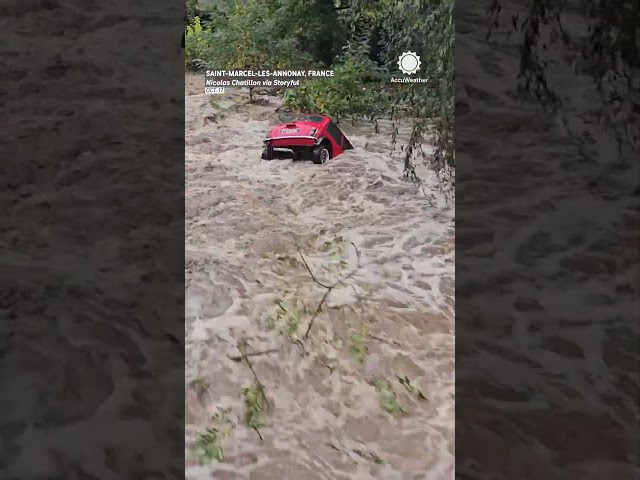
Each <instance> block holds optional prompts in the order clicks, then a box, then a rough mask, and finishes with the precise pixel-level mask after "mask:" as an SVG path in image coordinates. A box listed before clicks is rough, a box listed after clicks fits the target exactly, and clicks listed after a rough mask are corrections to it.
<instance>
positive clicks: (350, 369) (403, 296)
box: [185, 77, 455, 480]
mask: <svg viewBox="0 0 640 480" xmlns="http://www.w3.org/2000/svg"><path fill="white" fill-rule="evenodd" d="M202 83H203V81H202V78H201V77H187V83H186V90H185V96H186V98H185V102H186V114H185V115H186V119H185V120H186V151H185V169H186V213H185V217H186V220H185V221H186V225H185V228H186V238H185V249H186V265H185V277H186V289H187V290H186V326H185V334H186V359H185V368H186V385H185V395H186V406H187V407H186V408H187V411H186V432H185V434H186V444H187V450H186V452H185V454H186V459H187V470H186V478H189V479H205V478H206V479H211V478H214V479H238V480H270V479H284V480H347V479H349V480H351V479H358V480H359V479H362V480H366V479H385V480H395V479H397V480H401V479H420V480H424V479H429V480H438V479H452V478H453V465H454V456H453V455H454V403H455V399H454V261H455V252H454V207H453V202H451V201H446V199H445V198H444V197H443V196H442V194H440V193H438V190H437V188H436V187H435V179H434V178H433V176H432V174H430V173H429V172H427V171H426V170H425V171H421V172H420V175H421V176H422V177H423V178H424V179H425V181H424V183H423V186H422V188H416V187H415V186H414V185H411V184H409V183H406V182H404V181H403V180H402V161H401V160H400V159H398V158H392V157H391V156H390V155H389V148H388V143H389V139H388V136H387V135H385V129H386V128H388V125H384V124H383V125H382V129H383V132H382V134H381V135H374V134H373V132H372V129H371V127H370V126H368V125H357V126H352V125H349V124H345V125H342V127H343V129H344V131H345V133H346V134H347V136H348V138H349V139H350V141H351V143H352V144H353V145H354V147H355V148H354V150H352V151H348V152H346V153H345V154H343V155H341V156H340V157H338V158H337V159H334V160H330V161H329V162H327V164H325V165H314V164H313V163H312V162H293V161H291V160H278V161H271V162H266V161H261V160H260V153H261V149H262V145H261V140H262V139H263V138H264V136H265V135H266V133H267V131H268V130H269V128H270V127H271V126H273V125H274V124H275V123H277V122H278V115H277V113H276V112H275V108H276V107H278V105H279V104H278V101H277V98H275V97H266V96H265V97H260V98H259V102H258V103H257V104H251V105H249V104H247V103H246V95H245V94H244V93H242V92H238V93H237V94H229V93H228V94H226V95H220V96H205V95H203V94H202V90H203V86H202ZM212 99H213V100H214V101H215V103H213V104H212V102H211V100H212ZM428 148H429V146H427V145H426V146H425V149H428ZM352 244H353V245H352ZM354 245H355V247H354ZM300 254H302V255H300ZM303 259H304V261H303ZM305 261H306V263H307V265H308V268H307V266H305V263H304V262H305ZM309 270H311V272H313V273H314V275H315V276H316V280H317V283H316V282H314V280H313V278H312V277H311V275H310V272H309ZM350 272H354V273H353V275H352V276H350V277H349V273H350ZM344 277H349V278H347V279H346V280H345V281H344V282H343V283H338V280H339V279H340V278H344ZM319 283H321V284H322V285H325V286H329V287H330V286H332V285H335V287H334V288H332V289H331V291H330V293H329V294H328V295H327V296H326V301H325V302H324V304H323V308H322V310H321V312H320V313H319V314H318V315H317V316H316V318H315V319H314V321H313V325H312V328H311V329H309V323H310V322H311V320H312V318H313V314H314V312H315V311H316V309H317V306H318V304H319V303H320V302H321V301H322V298H323V296H324V295H325V293H327V288H325V287H324V286H322V285H319ZM307 330H308V332H309V334H308V336H305V333H306V332H307ZM239 346H240V348H241V349H242V351H244V352H245V353H247V354H248V355H247V357H246V359H245V358H243V356H242V354H241V353H240V349H239ZM247 360H249V362H247ZM252 370H253V371H252ZM254 373H255V375H254ZM258 382H259V383H260V384H262V385H263V386H264V387H263V392H264V396H265V397H266V401H265V400H262V397H260V399H259V400H260V401H255V402H254V403H251V400H250V399H249V398H248V397H249V395H250V393H251V392H252V390H251V389H252V388H253V389H254V390H253V391H255V386H256V385H257V384H258ZM244 389H249V390H244ZM245 392H247V393H245ZM247 405H249V406H247ZM251 405H253V406H251ZM248 411H249V412H254V415H255V416H254V417H253V420H254V421H255V423H254V424H255V425H258V427H259V428H258V429H257V431H256V430H254V429H252V428H250V427H249V426H247V422H248V418H247V412H248ZM256 412H257V413H256ZM207 427H209V428H211V429H212V430H210V432H213V437H212V436H209V437H206V436H203V434H204V433H205V432H206V429H207ZM207 438H208V440H206V439H207ZM207 442H208V443H207ZM209 447H210V448H211V450H210V452H215V454H214V455H213V456H214V457H215V458H212V457H209V458H208V459H206V458H204V457H206V455H205V451H206V449H207V448H209Z"/></svg>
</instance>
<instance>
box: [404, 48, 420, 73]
mask: <svg viewBox="0 0 640 480" xmlns="http://www.w3.org/2000/svg"><path fill="white" fill-rule="evenodd" d="M421 64H422V62H421V61H420V57H419V56H418V55H416V53H415V52H404V53H403V54H402V55H400V56H399V57H398V67H399V68H400V70H402V73H404V74H405V75H411V74H413V73H416V72H417V71H418V70H420V65H421Z"/></svg>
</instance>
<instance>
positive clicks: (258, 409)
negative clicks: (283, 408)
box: [238, 342, 270, 440]
mask: <svg viewBox="0 0 640 480" xmlns="http://www.w3.org/2000/svg"><path fill="white" fill-rule="evenodd" d="M238 350H239V351H240V355H241V357H242V359H243V360H244V361H245V362H247V365H248V366H249V370H251V373H252V374H253V378H254V379H255V381H256V383H255V384H254V385H252V386H251V387H246V388H244V389H243V390H242V394H243V396H244V406H245V423H246V425H247V426H248V427H249V428H252V429H253V430H255V432H256V433H257V434H258V437H260V440H263V438H262V434H261V433H260V428H261V427H262V426H264V423H263V422H262V413H263V412H264V411H265V410H267V409H268V408H269V407H270V405H269V400H268V399H267V395H266V394H265V393H264V385H263V384H262V382H260V379H259V378H258V375H257V374H256V371H255V370H254V369H253V365H252V364H251V361H250V360H249V356H248V355H247V352H246V350H245V344H244V342H241V343H239V344H238Z"/></svg>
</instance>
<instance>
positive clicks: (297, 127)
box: [262, 114, 353, 164]
mask: <svg viewBox="0 0 640 480" xmlns="http://www.w3.org/2000/svg"><path fill="white" fill-rule="evenodd" d="M351 149H353V145H351V142H349V140H347V137H345V135H344V133H342V131H341V130H340V129H339V128H338V126H337V125H336V124H335V123H333V121H331V119H330V118H329V117H328V116H326V115H318V114H304V115H298V116H296V117H295V118H294V119H293V120H292V121H290V122H288V123H282V124H280V125H276V126H275V127H274V128H273V129H272V130H271V132H270V133H269V138H267V139H266V140H264V150H263V151H262V159H263V160H273V159H274V158H279V157H280V156H289V157H291V156H293V159H294V160H313V163H317V164H321V163H324V162H326V161H327V160H329V159H330V158H335V157H337V156H338V155H340V154H341V153H342V152H344V151H345V150H351Z"/></svg>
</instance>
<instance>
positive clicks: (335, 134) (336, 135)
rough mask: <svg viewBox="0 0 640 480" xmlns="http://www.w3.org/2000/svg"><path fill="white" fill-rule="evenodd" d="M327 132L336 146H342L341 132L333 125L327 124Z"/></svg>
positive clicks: (331, 123)
mask: <svg viewBox="0 0 640 480" xmlns="http://www.w3.org/2000/svg"><path fill="white" fill-rule="evenodd" d="M327 132H328V133H329V135H331V136H332V137H333V139H334V140H335V141H336V143H337V144H338V145H340V146H342V132H341V131H340V129H339V128H338V127H337V126H336V124H335V123H333V122H329V124H328V125H327Z"/></svg>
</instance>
